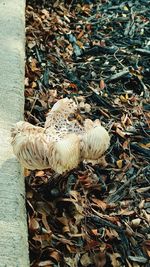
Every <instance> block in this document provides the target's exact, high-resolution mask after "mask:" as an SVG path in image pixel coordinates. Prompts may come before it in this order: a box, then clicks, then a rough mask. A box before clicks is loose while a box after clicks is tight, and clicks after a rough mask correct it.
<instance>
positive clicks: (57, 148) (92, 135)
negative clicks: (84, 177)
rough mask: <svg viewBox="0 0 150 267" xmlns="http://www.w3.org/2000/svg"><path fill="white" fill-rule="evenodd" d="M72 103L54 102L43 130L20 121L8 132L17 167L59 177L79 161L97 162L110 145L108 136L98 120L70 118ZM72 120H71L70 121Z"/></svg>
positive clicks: (75, 108)
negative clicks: (47, 172) (16, 159)
mask: <svg viewBox="0 0 150 267" xmlns="http://www.w3.org/2000/svg"><path fill="white" fill-rule="evenodd" d="M76 111H77V105H76V103H75V102H74V101H73V100H71V99H68V98H63V99H61V100H59V101H57V102H56V103H55V104H54V106H53V107H52V109H51V110H50V112H49V113H48V115H47V118H46V122H45V125H44V128H42V127H38V126H34V125H32V124H30V123H28V122H24V121H20V122H17V123H16V125H15V126H14V127H13V128H12V130H11V136H12V146H13V151H14V154H15V155H16V157H17V158H18V159H19V161H20V163H21V164H22V165H23V166H24V167H25V168H27V169H30V170H35V169H38V170H43V169H48V168H51V169H53V170H54V171H55V172H57V173H60V174H62V173H63V172H65V171H69V170H72V169H73V168H75V167H77V166H78V164H79V163H80V162H81V161H83V160H91V161H92V160H93V161H95V162H96V161H97V160H99V159H100V158H101V157H102V155H103V154H104V152H105V151H106V150H107V149H108V147H109V144H110V137H109V134H108V132H107V131H106V130H105V128H104V127H103V126H101V124H100V121H99V120H95V121H94V122H93V121H92V120H90V119H85V121H84V122H83V125H82V124H80V123H79V122H78V120H77V119H76V117H74V115H75V114H76ZM72 117H73V119H72Z"/></svg>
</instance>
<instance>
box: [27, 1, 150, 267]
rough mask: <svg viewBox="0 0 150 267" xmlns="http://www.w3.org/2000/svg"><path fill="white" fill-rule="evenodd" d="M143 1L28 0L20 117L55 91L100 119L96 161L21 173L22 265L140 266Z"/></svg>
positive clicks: (147, 256) (40, 117) (145, 250)
mask: <svg viewBox="0 0 150 267" xmlns="http://www.w3.org/2000/svg"><path fill="white" fill-rule="evenodd" d="M149 6H150V1H149V0H146V1H140V0H137V1H126V2H123V1H121V0H112V1H107V0H103V1H92V0H82V1H69V0H66V1H58V0H57V1H48V0H43V1H38V0H36V1H28V3H27V8H26V36H27V42H26V78H25V86H26V88H25V97H26V101H25V119H26V121H28V122H30V123H32V124H33V125H37V126H43V125H44V122H45V119H46V114H47V113H48V111H49V110H50V109H51V107H52V106H53V104H54V103H55V102H56V101H57V100H58V99H60V98H62V97H69V98H72V99H74V100H75V101H77V102H78V103H79V105H80V113H79V115H78V120H79V121H80V122H81V123H82V121H83V120H84V119H86V118H91V119H92V120H95V119H100V121H101V123H102V125H103V126H105V128H106V129H107V130H108V131H109V133H110V135H111V146H110V149H109V151H108V152H107V154H106V155H105V157H104V158H103V159H101V162H99V164H97V165H95V166H92V164H91V163H88V164H87V163H83V164H80V166H79V167H78V168H77V169H75V170H73V171H71V172H70V173H67V174H65V175H56V174H55V173H54V172H52V171H51V170H46V171H32V172H28V173H27V174H26V191H27V193H26V197H27V213H28V226H29V246H30V261H31V266H32V267H38V266H47V267H50V266H66V267H69V266H70V267H75V266H78V267H82V266H83V267H84V266H87V267H92V266H93V267H94V266H97V267H106V266H110V267H119V266H120V267H123V266H125V267H126V266H127V267H139V266H142V267H148V266H149V265H150V226H149V225H150V193H149V192H150V180H149V177H150V167H149V158H150V157H149V156H150V128H149V125H150V113H149V110H150V105H149V104H150V103H149V89H150V85H149V82H150V68H149V56H150V50H149V48H150V41H149V37H148V36H149V33H150V8H149Z"/></svg>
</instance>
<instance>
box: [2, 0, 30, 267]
mask: <svg viewBox="0 0 150 267" xmlns="http://www.w3.org/2000/svg"><path fill="white" fill-rule="evenodd" d="M24 10H25V1H24V0H1V1H0V267H28V266H29V257H28V241H27V224H26V212H25V197H24V178H23V175H22V170H21V167H20V165H19V163H18V162H17V160H16V158H15V157H14V155H13V152H12V147H11V145H10V128H11V127H12V125H13V123H15V122H17V121H19V120H22V119H23V110H24V40H25V36H24V35H25V25H24V20H25V19H24V18H25V14H24Z"/></svg>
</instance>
